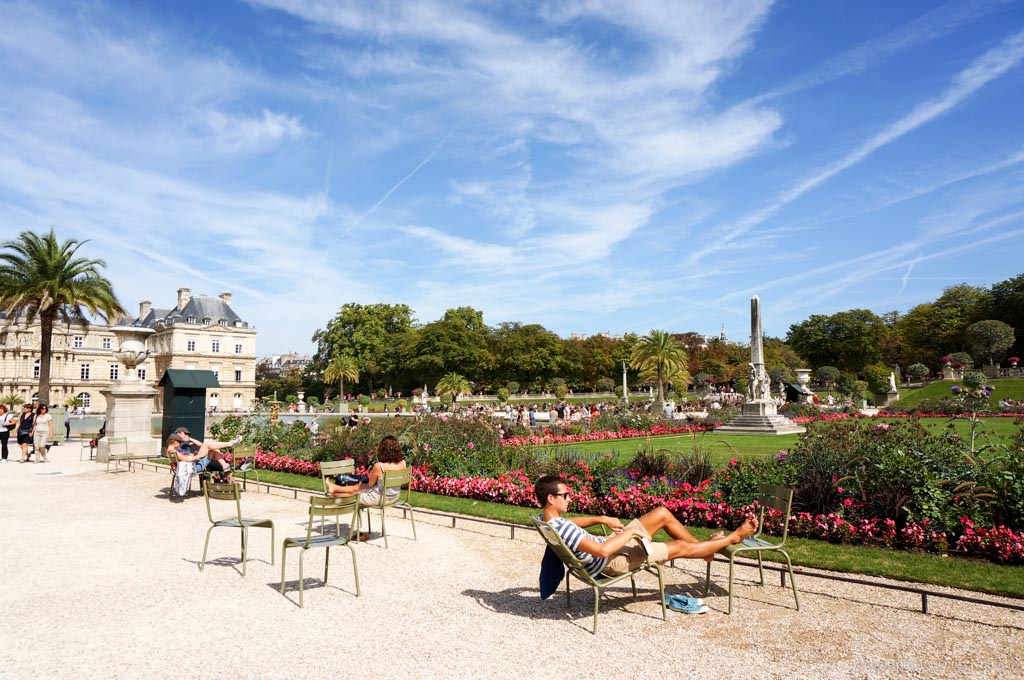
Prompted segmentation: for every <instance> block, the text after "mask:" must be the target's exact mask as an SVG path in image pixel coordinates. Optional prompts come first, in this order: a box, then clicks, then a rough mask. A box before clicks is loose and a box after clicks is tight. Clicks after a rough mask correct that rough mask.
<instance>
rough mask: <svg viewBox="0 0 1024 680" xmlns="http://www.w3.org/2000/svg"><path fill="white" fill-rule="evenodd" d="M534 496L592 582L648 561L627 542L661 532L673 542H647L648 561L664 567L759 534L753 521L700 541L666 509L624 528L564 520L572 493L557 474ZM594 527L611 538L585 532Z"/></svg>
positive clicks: (709, 555)
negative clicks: (608, 531)
mask: <svg viewBox="0 0 1024 680" xmlns="http://www.w3.org/2000/svg"><path fill="white" fill-rule="evenodd" d="M534 493H536V495H537V500H538V501H539V502H540V503H541V505H542V506H543V509H544V512H543V514H542V515H541V519H543V520H544V521H545V522H547V523H548V524H550V525H551V527H552V528H553V529H554V530H555V531H557V532H558V535H559V536H561V537H562V540H563V541H565V544H566V545H567V546H568V547H569V549H570V550H572V551H573V552H574V553H575V554H576V557H577V558H579V560H580V561H581V562H583V564H584V566H585V567H586V569H587V572H588V573H590V575H591V576H593V577H595V578H597V577H598V576H599V575H600V574H602V573H603V574H606V575H608V576H617V575H619V574H625V573H627V572H629V571H631V570H633V569H635V568H637V567H639V566H640V565H641V564H643V563H644V562H645V561H646V560H647V559H648V558H647V552H646V551H645V550H644V548H643V546H641V545H639V544H638V543H636V542H635V541H632V540H631V539H632V538H633V536H640V537H641V538H646V539H648V540H650V539H651V537H652V536H654V534H656V533H658V530H659V529H664V530H665V533H667V534H668V535H669V536H670V537H671V538H672V540H671V541H668V542H666V543H655V542H653V541H652V542H651V544H650V545H651V553H650V559H651V560H652V561H654V562H667V561H668V560H672V559H675V558H677V557H678V558H689V557H699V558H703V559H704V560H707V561H711V560H713V559H714V558H715V553H716V552H718V551H719V550H721V549H722V548H724V547H725V546H727V545H732V544H733V543H739V542H740V541H742V540H743V539H744V538H747V537H748V536H751V535H753V533H754V532H755V531H757V520H756V519H755V518H753V517H751V518H749V519H747V521H745V522H744V523H743V524H742V525H740V527H739V528H738V529H736V530H735V531H733V532H732V533H730V534H726V533H725V532H722V531H719V532H717V533H715V534H713V535H712V536H711V538H709V539H708V540H706V541H698V540H697V539H696V538H695V537H694V535H693V534H691V533H690V532H689V531H687V530H686V527H684V526H683V525H682V523H681V522H680V521H679V520H677V519H676V518H675V515H673V514H672V511H670V510H669V509H668V508H666V507H665V506H661V507H659V508H655V509H654V510H651V511H650V512H648V513H647V514H646V515H644V516H643V517H638V518H636V519H634V520H633V521H631V522H630V523H629V524H627V525H626V526H623V525H622V522H620V521H619V520H617V519H616V518H614V517H562V515H563V514H564V513H566V512H568V511H569V498H570V495H571V492H570V490H569V487H568V486H567V485H566V484H565V480H564V479H562V478H561V477H558V476H556V475H547V476H544V477H541V478H540V479H538V480H537V484H536V485H535V486H534ZM597 524H604V525H605V526H607V527H608V528H609V529H611V530H612V533H613V535H612V536H609V537H604V536H594V535H592V534H590V533H589V532H586V531H584V529H585V528H587V527H591V526H595V525H597Z"/></svg>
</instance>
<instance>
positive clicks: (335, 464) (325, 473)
mask: <svg viewBox="0 0 1024 680" xmlns="http://www.w3.org/2000/svg"><path fill="white" fill-rule="evenodd" d="M355 471H356V462H355V461H354V460H352V459H351V458H346V459H345V460H322V461H320V480H321V481H322V482H323V483H324V493H327V478H328V477H331V478H333V477H336V476H338V475H350V474H352V473H353V472H355Z"/></svg>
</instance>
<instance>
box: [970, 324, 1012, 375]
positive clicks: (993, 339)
mask: <svg viewBox="0 0 1024 680" xmlns="http://www.w3.org/2000/svg"><path fill="white" fill-rule="evenodd" d="M964 335H965V336H966V337H967V342H969V343H970V344H971V349H973V350H974V354H975V356H984V357H988V363H989V364H992V363H994V359H995V355H997V354H1000V353H1002V352H1005V351H1006V350H1008V349H1009V348H1010V347H1012V346H1013V342H1014V340H1015V338H1014V335H1013V328H1012V327H1011V326H1010V325H1009V324H1005V323H1003V322H1002V321H996V320H995V319H987V320H985V321H979V322H977V323H972V324H971V325H970V326H968V327H967V330H966V331H965V332H964Z"/></svg>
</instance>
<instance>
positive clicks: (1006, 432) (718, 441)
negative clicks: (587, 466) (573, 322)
mask: <svg viewBox="0 0 1024 680" xmlns="http://www.w3.org/2000/svg"><path fill="white" fill-rule="evenodd" d="M901 420H903V419H902V418H889V419H880V420H879V421H875V420H865V421H862V422H863V423H864V424H865V425H866V426H870V425H872V424H874V423H876V422H899V421H901ZM921 422H922V423H923V424H924V426H925V427H927V428H928V429H930V430H932V431H933V432H945V431H948V430H952V431H954V432H956V433H957V434H958V435H960V436H961V437H967V436H968V434H969V432H970V427H971V425H970V423H969V422H967V421H966V420H965V419H963V418H954V419H950V418H923V419H922V420H921ZM981 429H982V431H983V432H984V434H985V435H987V436H988V437H989V438H990V440H991V442H992V443H1009V442H1010V440H1011V439H1012V438H1013V437H1015V436H1016V435H1017V433H1018V432H1020V429H1021V425H1018V424H1017V423H1015V422H1014V419H1013V418H986V419H984V420H983V426H982V428H981ZM799 436H800V435H796V434H786V435H767V434H765V435H761V434H725V433H722V434H716V433H715V432H708V433H706V434H704V433H699V432H698V433H695V434H693V435H691V434H673V435H661V436H658V437H640V438H635V439H612V440H606V441H597V442H578V443H572V444H548V445H545V446H540V447H537V448H538V449H540V450H544V451H553V450H563V451H574V452H578V453H585V454H591V455H596V454H605V453H613V454H615V456H616V457H617V458H618V459H619V460H621V461H623V462H625V461H628V460H629V459H630V458H632V457H633V455H634V454H636V451H637V449H638V448H639V447H641V446H644V445H645V444H646V443H647V442H650V443H651V444H652V445H653V446H655V447H657V448H663V449H669V450H670V451H678V452H684V453H686V452H692V451H693V450H694V447H701V448H708V449H710V450H711V454H712V461H713V462H714V463H716V464H719V465H721V464H724V463H727V462H728V461H729V459H731V458H750V457H759V456H774V455H776V454H778V452H779V451H780V450H783V449H785V450H789V449H790V448H792V447H793V446H795V445H796V443H797V440H798V438H799Z"/></svg>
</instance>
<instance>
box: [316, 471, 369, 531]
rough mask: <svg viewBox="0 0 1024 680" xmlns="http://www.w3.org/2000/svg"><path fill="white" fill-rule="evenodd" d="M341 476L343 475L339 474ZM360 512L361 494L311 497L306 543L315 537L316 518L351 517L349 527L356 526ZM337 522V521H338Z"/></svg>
mask: <svg viewBox="0 0 1024 680" xmlns="http://www.w3.org/2000/svg"><path fill="white" fill-rule="evenodd" d="M339 474H341V473H339ZM358 511H359V494H357V493H354V494H352V495H351V496H342V497H340V498H335V497H334V496H331V497H329V498H321V497H320V496H310V497H309V524H308V525H306V543H307V544H308V543H309V540H310V538H312V536H313V522H314V520H315V519H316V518H318V517H319V518H324V517H338V518H340V517H342V516H344V515H346V514H347V515H349V517H350V519H349V527H352V526H355V519H356V513H357V512H358ZM336 521H337V520H336Z"/></svg>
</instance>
